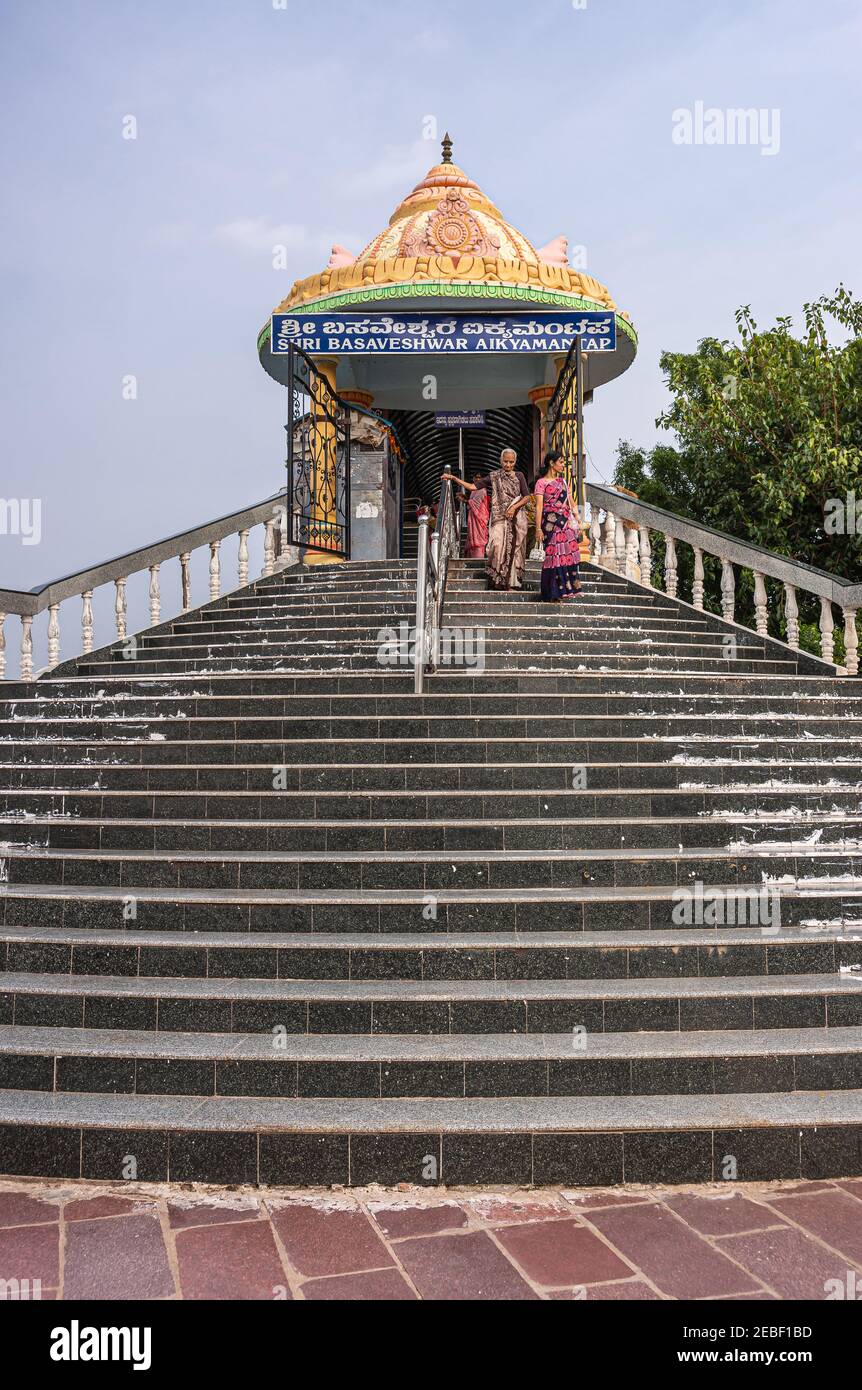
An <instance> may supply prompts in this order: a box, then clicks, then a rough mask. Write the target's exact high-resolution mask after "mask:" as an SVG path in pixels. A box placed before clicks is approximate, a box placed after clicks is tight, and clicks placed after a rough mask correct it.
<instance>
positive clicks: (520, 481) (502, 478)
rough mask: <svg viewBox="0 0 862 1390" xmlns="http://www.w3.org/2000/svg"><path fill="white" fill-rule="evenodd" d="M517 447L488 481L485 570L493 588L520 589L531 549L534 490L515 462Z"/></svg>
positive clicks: (503, 457)
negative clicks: (528, 509)
mask: <svg viewBox="0 0 862 1390" xmlns="http://www.w3.org/2000/svg"><path fill="white" fill-rule="evenodd" d="M517 462H518V455H517V454H516V453H515V450H514V449H504V450H503V452H502V454H501V455H500V467H499V469H497V470H495V472H493V473H492V474H491V476H490V479H489V480H488V486H489V490H490V493H491V515H490V518H489V523H488V549H487V551H486V552H485V572H486V574H487V576H488V588H489V589H520V588H521V576H522V575H523V573H524V559H525V554H526V549H527V513H526V511H525V510H524V508H525V507H526V505H527V503H528V502H529V500H530V489H529V488H528V487H527V480H526V478H525V477H524V475H523V473H521V472H519V471H518V470H517V469H516V467H515V465H516V464H517Z"/></svg>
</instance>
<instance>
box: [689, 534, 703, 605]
mask: <svg viewBox="0 0 862 1390" xmlns="http://www.w3.org/2000/svg"><path fill="white" fill-rule="evenodd" d="M692 550H693V551H694V579H693V580H692V585H691V602H692V606H693V607H694V608H699V609H700V610H701V611H703V551H702V550H701V548H700V546H699V545H693V546H692Z"/></svg>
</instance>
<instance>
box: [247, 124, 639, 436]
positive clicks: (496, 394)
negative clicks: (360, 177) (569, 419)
mask: <svg viewBox="0 0 862 1390" xmlns="http://www.w3.org/2000/svg"><path fill="white" fill-rule="evenodd" d="M597 308H599V309H601V310H603V311H604V313H605V314H607V312H608V311H609V310H612V311H613V313H614V315H615V318H616V329H617V331H616V347H615V348H614V349H613V350H612V351H607V352H595V353H591V354H589V362H588V363H587V364H586V365H585V367H584V391H585V393H586V394H587V395H588V396H589V395H590V394H591V393H592V392H593V391H594V390H595V389H596V387H599V386H602V385H604V384H605V383H606V382H609V381H611V380H613V379H614V378H616V377H618V376H620V375H621V374H622V373H623V372H624V371H626V370H627V368H628V367H629V366H631V364H632V362H633V361H634V357H635V353H636V351H637V334H636V333H635V330H634V327H633V326H632V323H631V320H630V319H629V316H628V314H626V313H625V312H624V311H623V310H622V309H619V308H618V307H617V305H616V304H615V303H614V301H613V299H612V298H611V294H610V291H609V290H608V289H607V287H606V286H605V285H603V284H602V283H601V282H600V281H599V280H596V279H595V278H594V276H592V275H587V274H586V272H585V271H582V270H576V269H574V268H573V267H572V266H571V265H570V264H569V247H568V241H567V239H566V237H565V236H556V237H555V238H554V239H553V240H551V241H549V242H548V243H547V244H546V245H543V246H538V247H537V246H535V245H534V244H533V242H532V241H531V240H530V239H529V237H527V236H525V235H524V233H523V232H522V231H520V230H519V229H518V228H517V227H515V226H513V225H512V223H511V222H509V221H507V219H506V218H505V217H504V215H503V213H502V212H501V211H500V209H499V208H498V207H496V206H495V205H494V204H493V203H492V202H491V200H490V198H488V196H487V194H486V193H485V192H483V190H482V189H481V188H480V187H479V185H478V184H477V183H476V182H475V181H474V180H473V179H472V178H471V177H470V175H469V174H468V173H467V172H466V171H465V170H464V169H462V168H461V167H460V166H459V165H457V164H455V163H453V161H452V142H451V141H450V139H449V137H448V135H447V136H446V137H445V139H444V140H443V157H442V159H441V160H440V162H439V163H437V164H434V165H433V166H432V167H431V168H430V169H429V170H428V172H427V174H426V175H425V177H424V178H422V179H420V180H419V182H418V183H417V184H416V186H415V188H413V189H412V190H411V191H410V192H409V193H408V194H407V196H406V197H405V198H403V199H402V200H401V202H400V203H399V204H398V206H397V207H396V209H395V211H394V212H393V213H392V216H391V217H390V218H389V221H388V223H387V225H386V226H385V227H384V228H383V230H382V231H379V232H378V233H377V234H376V235H375V236H373V237H372V238H371V240H370V241H369V242H368V243H367V245H366V246H365V247H364V248H363V249H362V250H361V251H359V253H358V254H357V253H356V251H355V249H353V250H347V249H346V248H345V247H343V246H333V248H332V254H331V256H330V258H329V263H328V265H326V266H325V268H324V269H323V270H320V271H318V272H317V273H316V274H314V275H307V276H305V277H304V278H303V279H301V280H297V281H295V283H294V284H293V285H292V286H291V288H290V292H289V293H288V294H287V296H286V297H285V299H283V300H282V302H281V303H280V304H279V305H277V306H276V308H275V310H274V311H273V315H274V317H276V318H277V317H278V316H279V315H282V314H287V315H290V316H292V317H293V318H294V319H299V321H301V316H302V314H303V313H307V314H309V315H311V314H320V313H322V314H325V315H327V316H329V315H332V316H333V320H334V321H337V320H338V316H339V315H340V314H348V313H351V314H360V315H362V316H370V315H375V316H379V317H380V321H381V322H384V321H385V320H386V319H387V317H388V318H391V317H392V315H396V316H398V317H401V318H404V317H406V316H407V315H408V314H409V315H411V316H414V315H415V316H417V317H419V316H422V315H424V314H426V313H427V314H431V313H444V314H451V315H462V316H463V315H476V316H481V315H482V314H483V313H485V312H489V313H491V312H493V313H496V314H498V315H512V314H519V315H522V316H526V317H529V315H530V314H531V313H532V312H534V311H535V312H537V311H539V310H544V311H545V312H546V313H547V314H550V316H551V322H554V321H558V316H557V313H556V311H557V310H559V311H560V313H559V321H560V322H561V323H563V322H568V321H570V320H571V316H572V315H573V314H577V315H578V316H580V317H582V316H583V314H584V313H587V314H589V313H590V312H591V311H595V310H596V309H597ZM271 322H272V321H271V319H270V320H268V321H267V323H266V324H265V325H264V327H263V329H262V330H261V331H260V333H259V334H258V339H257V346H258V355H259V359H260V363H261V366H262V367H263V368H264V370H265V371H266V372H267V373H268V374H269V375H270V376H271V377H272V378H273V379H274V380H275V381H278V382H280V383H281V384H282V385H288V384H289V381H288V377H289V363H288V358H287V355H286V354H284V353H281V354H280V353H274V352H272V350H271ZM419 360H420V358H419V357H418V356H415V355H413V356H411V355H409V354H403V355H400V356H399V355H395V356H393V355H392V354H389V353H386V352H383V353H380V354H379V355H375V354H374V353H371V354H368V355H363V354H360V353H354V354H352V355H350V354H345V355H342V356H341V357H340V358H339V360H338V361H337V364H336V365H337V387H338V390H339V391H342V390H346V391H347V392H351V393H354V396H355V393H356V392H360V393H362V396H363V398H364V399H370V400H373V402H374V409H375V410H377V411H381V412H383V413H384V414H389V415H390V416H392V417H393V418H394V415H393V412H397V411H414V412H425V414H426V415H427V414H428V412H429V411H432V412H433V410H438V411H451V410H466V409H476V408H479V409H483V410H498V409H499V410H506V409H510V408H521V407H524V408H529V409H531V408H532V407H529V404H528V403H529V402H530V400H531V399H532V397H531V395H530V393H531V392H534V391H536V390H537V389H540V388H543V387H546V386H553V384H554V383H555V382H556V380H557V376H558V373H559V370H560V362H561V360H562V359H561V357H560V350H559V349H557V350H554V351H552V350H551V349H548V350H547V351H545V352H534V353H520V354H508V355H506V356H500V355H499V354H493V353H484V354H483V353H476V354H472V355H471V354H469V353H454V354H448V355H447V354H442V355H440V354H437V355H433V354H428V355H423V356H422V357H421V363H422V365H423V370H422V371H417V369H416V364H417V361H419ZM426 372H430V373H431V374H432V375H433V378H434V390H435V392H436V395H435V396H434V399H433V402H432V401H431V398H430V396H428V395H427V394H426V381H425V375H426ZM525 428H526V426H525Z"/></svg>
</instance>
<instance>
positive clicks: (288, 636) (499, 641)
mask: <svg viewBox="0 0 862 1390" xmlns="http://www.w3.org/2000/svg"><path fill="white" fill-rule="evenodd" d="M466 627H467V632H468V634H469V641H470V643H471V644H476V643H477V641H478V639H477V638H476V637H475V633H476V632H481V633H482V634H483V647H484V651H485V653H486V654H490V655H494V654H495V653H496V654H502V655H508V654H509V649H510V648H511V650H512V654H513V655H518V654H520V653H523V654H526V655H529V654H531V653H535V654H537V655H559V656H569V657H571V656H583V657H591V656H608V655H623V656H625V655H628V656H639V655H641V649H642V648H644V647H649V649H650V653H649V654H650V655H651V656H652V655H654V656H666V657H671V656H680V657H683V656H690V655H693V654H698V655H703V656H704V658H706V657H709V658H710V659H711V660H714V661H724V660H725V654H724V648H723V647H722V644H721V639H720V638H719V637H718V636H716V635H714V634H712V633H699V632H694V633H686V632H664V633H656V634H654V635H653V636H651V637H644V635H643V634H642V633H641V632H637V631H632V630H631V629H625V628H618V629H612V630H608V629H607V628H601V627H596V628H593V629H590V630H571V631H567V630H566V629H560V628H552V629H548V630H547V631H546V632H544V633H543V632H541V631H539V632H538V633H537V632H536V631H535V630H534V629H533V628H532V626H531V627H530V629H529V630H528V631H525V629H524V628H523V627H493V628H492V627H484V628H483V627H481V625H480V626H479V627H478V628H474V627H473V625H466ZM453 630H454V631H455V632H456V633H457V632H458V631H459V630H460V629H459V628H458V627H457V626H456V627H455V628H454V629H453ZM393 632H394V633H396V634H397V633H398V624H394V623H393V624H389V625H388V626H384V627H380V626H374V627H364V628H352V629H350V630H349V631H347V630H346V629H345V630H341V629H338V628H321V627H317V628H311V629H309V630H308V632H307V633H303V632H297V631H296V630H295V629H291V630H290V631H289V632H285V633H273V634H269V633H267V632H260V633H224V634H222V633H191V634H188V635H186V634H185V633H183V634H182V637H181V638H180V637H178V638H177V639H176V640H174V641H164V640H162V639H159V638H144V639H143V640H142V641H140V642H139V643H138V655H139V657H140V660H139V661H138V662H137V663H136V664H138V665H140V664H141V662H143V661H148V660H150V659H151V658H154V659H159V660H161V659H163V658H164V657H165V655H166V654H170V655H172V656H173V655H176V656H177V657H178V658H182V659H183V660H192V659H194V660H200V659H203V658H205V657H207V658H208V657H210V656H212V657H214V658H215V657H218V658H219V659H226V658H227V657H233V656H234V655H239V656H244V657H247V658H248V659H249V660H251V659H253V658H254V659H259V658H261V657H264V656H269V655H271V654H272V652H273V650H274V651H275V652H276V653H277V654H278V655H279V656H283V657H284V658H285V659H287V658H288V657H294V656H297V655H298V656H303V655H305V654H310V655H311V654H313V655H316V654H319V653H323V654H327V653H329V652H330V651H331V650H332V645H333V644H335V645H336V649H337V651H339V652H342V651H343V652H346V653H348V654H349V655H353V656H356V655H362V653H363V652H365V651H366V650H367V649H368V648H371V647H373V648H374V650H375V651H377V650H378V649H379V648H380V646H381V644H382V643H383V642H388V641H391V639H392V634H393ZM411 632H412V629H411ZM504 648H505V651H504V650H503V649H504ZM470 650H471V651H472V650H473V645H471V647H470ZM118 655H119V656H120V659H121V660H125V659H126V658H125V657H124V656H123V655H122V653H118ZM763 656H764V648H763V647H762V646H760V645H758V644H757V643H756V642H747V641H744V640H741V641H739V642H737V644H736V658H735V659H737V660H759V659H761V658H762V657H763Z"/></svg>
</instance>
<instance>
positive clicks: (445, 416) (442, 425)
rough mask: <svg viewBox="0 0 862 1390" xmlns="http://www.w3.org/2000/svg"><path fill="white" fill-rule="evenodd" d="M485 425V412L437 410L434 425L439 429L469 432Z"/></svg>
mask: <svg viewBox="0 0 862 1390" xmlns="http://www.w3.org/2000/svg"><path fill="white" fill-rule="evenodd" d="M484 423H485V412H484V410H437V411H435V412H434V424H435V425H436V426H437V428H438V429H444V430H468V429H475V428H476V427H477V426H482V425H484Z"/></svg>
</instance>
